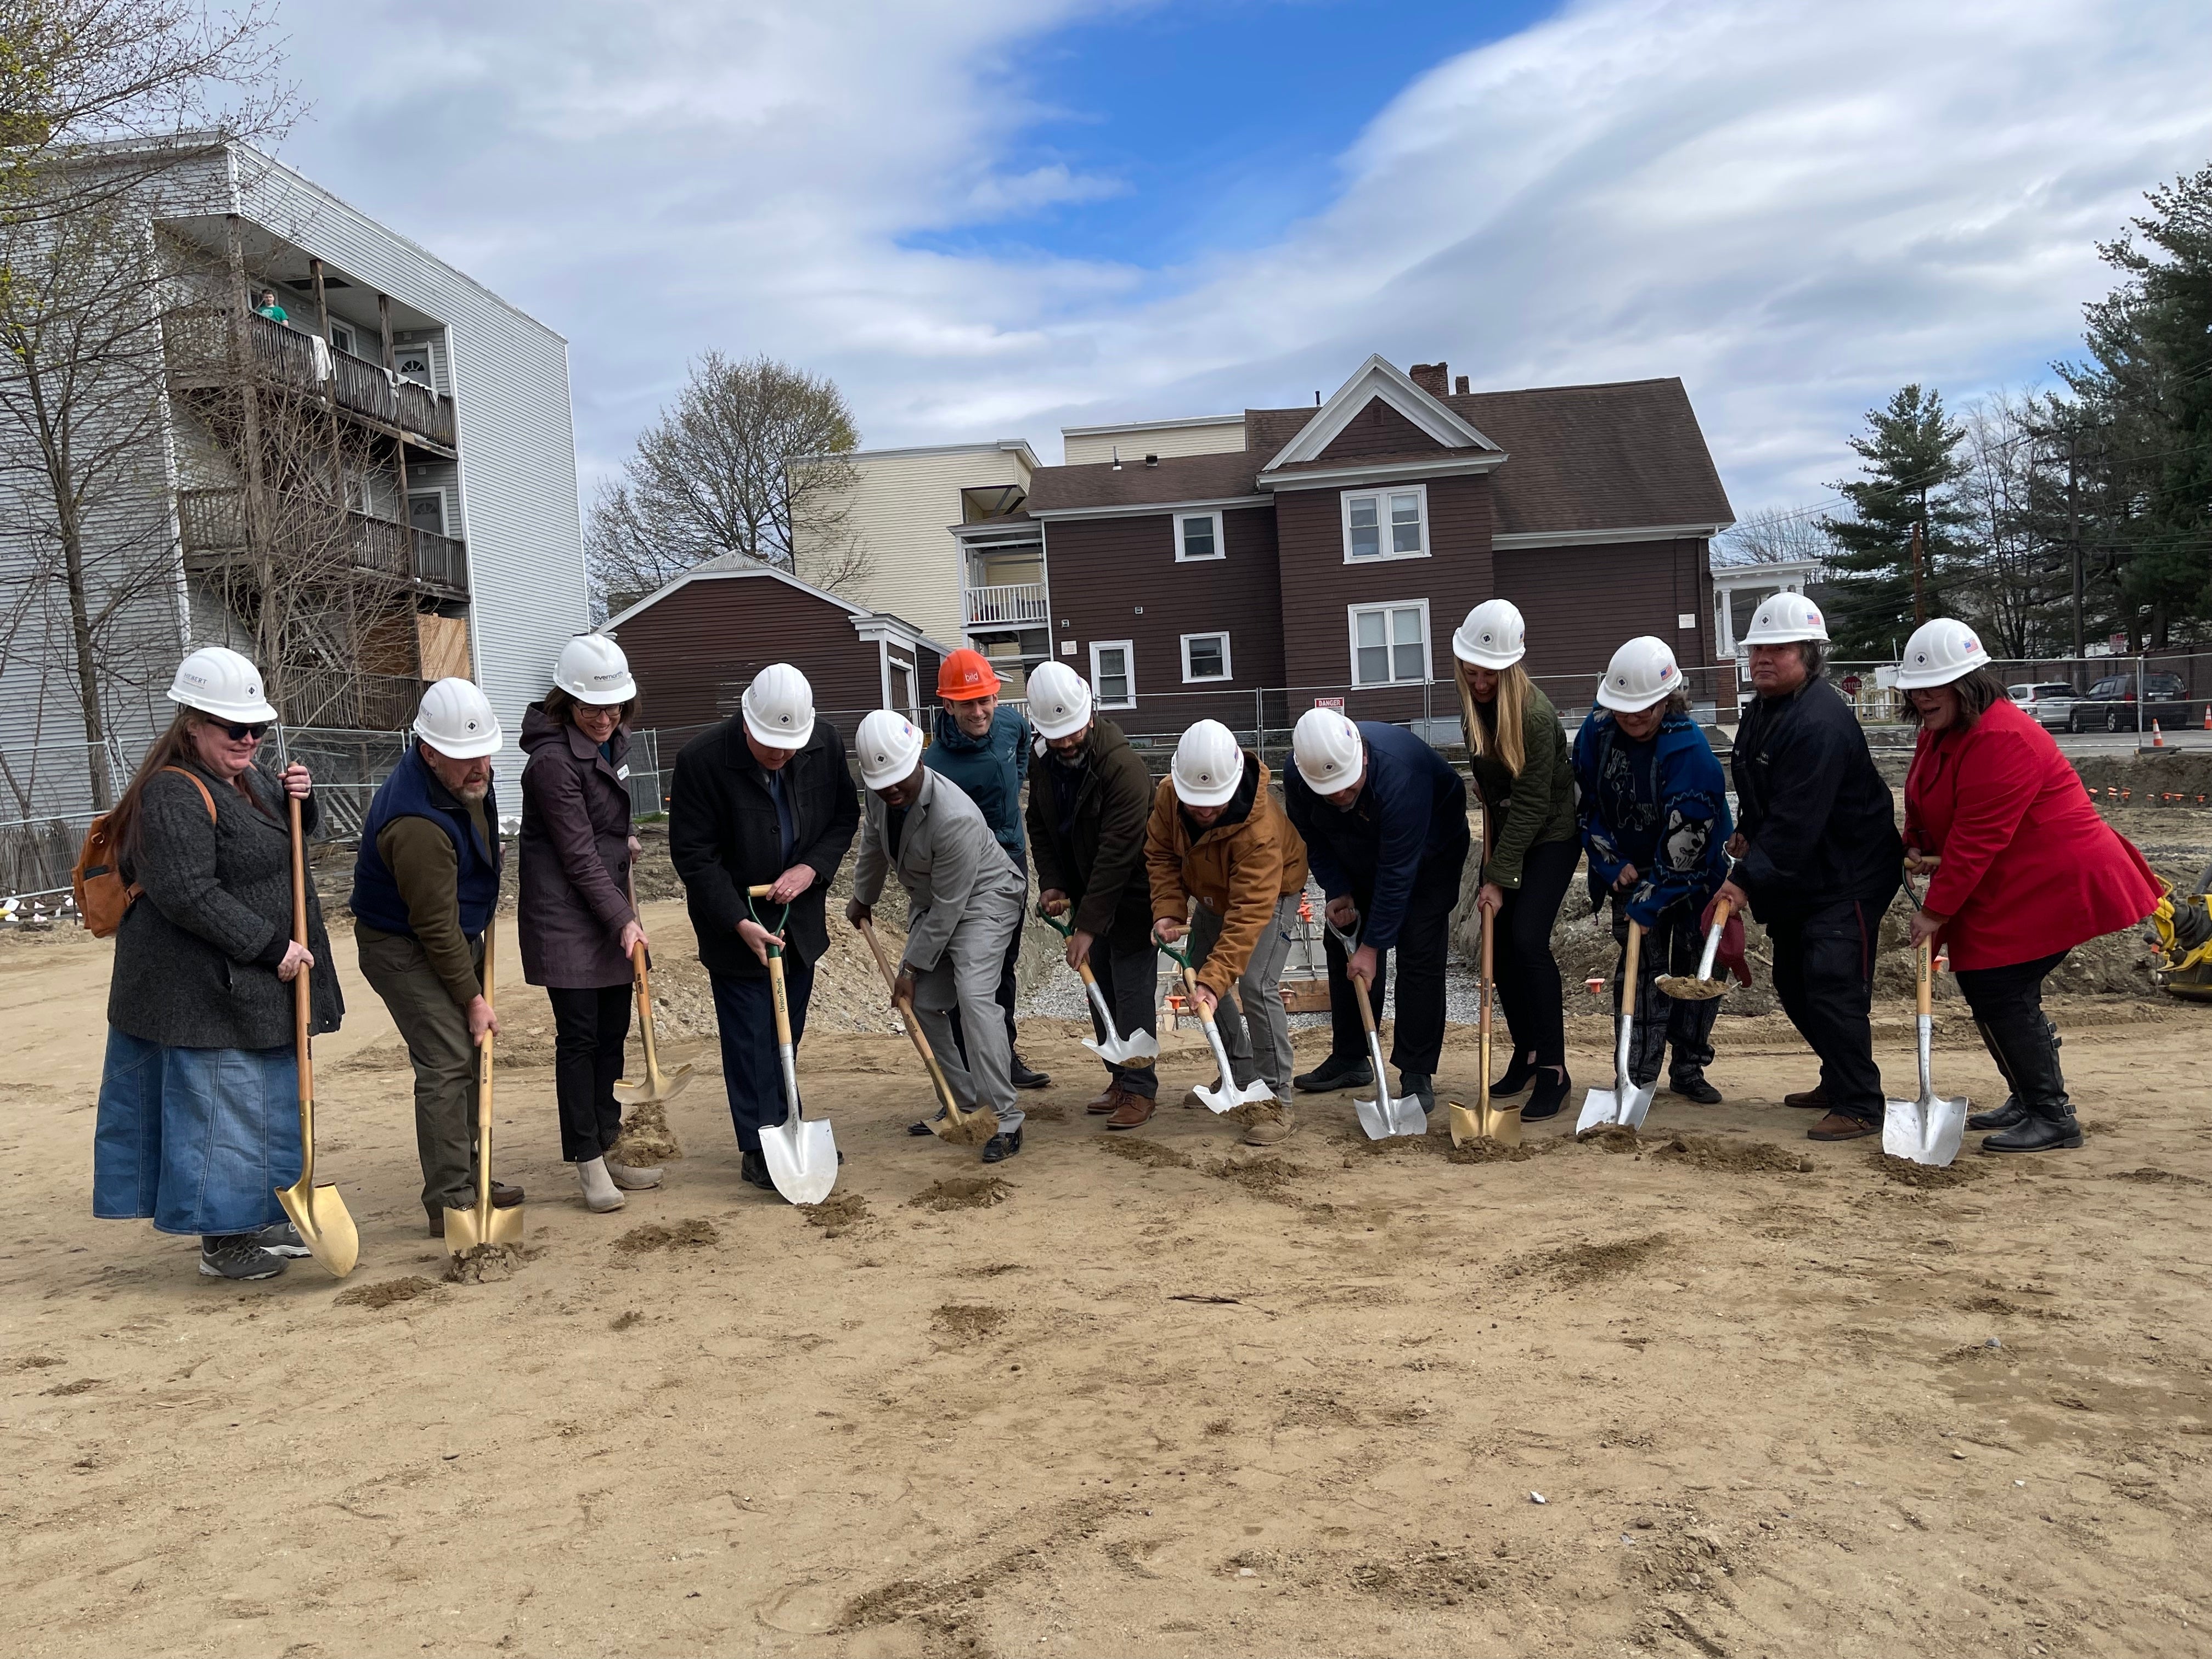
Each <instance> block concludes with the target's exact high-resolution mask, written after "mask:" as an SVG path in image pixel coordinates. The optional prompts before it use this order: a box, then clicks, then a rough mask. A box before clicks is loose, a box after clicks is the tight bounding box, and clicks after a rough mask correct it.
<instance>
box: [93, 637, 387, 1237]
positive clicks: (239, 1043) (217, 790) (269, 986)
mask: <svg viewBox="0 0 2212 1659" xmlns="http://www.w3.org/2000/svg"><path fill="white" fill-rule="evenodd" d="M168 697H169V701H170V702H173V703H176V704H177V705H179V707H178V709H177V715H176V718H175V720H173V721H171V722H170V725H169V729H168V730H167V731H166V732H163V733H162V734H161V736H160V737H159V738H156V739H155V742H154V746H153V747H152V748H151V749H149V750H147V753H146V758H145V760H144V762H143V763H142V764H141V765H140V766H139V768H138V771H137V775H136V776H134V777H133V778H132V779H131V783H130V787H128V788H126V789H125V790H124V792H123V798H122V799H120V800H119V801H118V802H117V803H116V805H115V810H114V811H112V813H110V814H109V817H108V824H109V829H110V831H111V833H112V836H113V839H114V844H115V846H116V848H118V853H119V854H120V861H121V866H122V867H121V873H122V875H123V877H124V878H125V880H126V881H128V882H130V883H131V884H133V885H134V887H135V889H136V896H135V898H134V899H133V901H132V902H131V908H129V910H128V911H126V912H125V915H124V918H123V923H122V926H121V927H119V928H118V929H117V931H116V935H115V972H114V977H113V979H112V981H111V982H110V984H109V987H108V999H107V1024H108V1031H107V1057H106V1066H105V1068H104V1070H103V1072H102V1073H101V1076H100V1118H99V1125H98V1127H97V1130H96V1132H95V1134H94V1143H93V1181H92V1210H93V1213H94V1215H96V1216H103V1217H109V1218H131V1219H142V1218H147V1217H151V1218H152V1219H153V1223H154V1226H155V1231H159V1232H165V1233H184V1234H197V1235H198V1236H199V1240H200V1272H201V1273H204V1274H206V1275H207V1276H208V1277H210V1278H211V1279H268V1278H270V1277H273V1276H274V1275H276V1274H277V1273H282V1272H283V1271H284V1262H285V1258H286V1257H288V1256H292V1257H296V1256H303V1255H307V1248H306V1247H305V1246H304V1245H303V1244H301V1242H300V1237H299V1235H298V1233H297V1232H295V1231H294V1230H293V1228H292V1225H291V1223H289V1221H287V1220H285V1218H284V1212H283V1206H280V1205H279V1204H278V1203H277V1201H276V1189H277V1188H280V1187H289V1186H290V1185H292V1183H293V1182H296V1181H297V1180H298V1179H299V1178H300V1119H299V1060H298V1055H297V1053H296V1052H295V1048H294V1046H293V1035H294V1034H293V996H294V991H293V987H292V981H294V980H295V979H296V978H297V977H298V976H299V975H300V974H301V972H303V971H305V970H307V969H316V970H317V971H315V972H314V974H313V976H312V978H311V980H310V981H309V990H310V1009H311V1013H310V1019H309V1024H308V1030H309V1031H310V1032H311V1033H316V1032H323V1031H334V1030H337V1027H338V1021H339V1019H340V1018H341V1017H342V1016H343V1014H344V1012H345V1005H344V1001H343V998H341V996H340V995H339V993H338V982H337V975H336V974H334V973H332V972H331V971H330V970H329V967H328V964H329V963H330V961H331V954H330V939H329V937H328V935H327V934H326V933H325V931H324V928H323V912H322V906H321V904H320V903H319V902H318V900H317V898H316V896H315V890H314V886H313V883H312V882H310V884H309V885H308V887H307V945H304V946H302V945H299V944H297V943H295V941H294V939H293V938H292V835H291V821H290V812H289V806H288V805H287V802H286V797H287V796H290V797H292V798H293V799H297V800H298V801H299V802H300V804H301V827H302V831H303V833H304V832H305V831H307V830H311V829H313V827H314V824H315V818H316V811H315V799H314V796H313V793H311V792H312V790H313V779H311V778H310V777H309V776H308V775H307V768H306V767H304V766H300V765H296V764H295V765H292V766H288V767H286V768H285V769H284V770H283V775H282V776H281V777H272V776H271V775H270V774H269V773H267V772H264V771H262V770H260V769H258V768H257V767H256V766H255V765H254V757H255V756H256V755H257V754H258V752H259V750H260V748H261V743H262V739H263V738H264V735H265V734H266V733H267V732H268V730H269V727H270V726H271V725H272V724H273V723H274V722H275V720H276V710H275V709H273V708H270V706H269V703H268V701H267V699H266V698H265V697H264V696H263V695H262V688H261V676H260V674H259V673H258V672H257V671H255V669H254V666H253V665H252V663H250V662H248V661H247V660H246V659H245V658H244V657H241V656H240V655H239V654H238V653H236V652H235V651H227V650H225V649H223V648H222V647H220V646H210V647H208V648H206V649H204V650H200V651H195V652H193V653H191V655H190V656H189V657H186V658H185V660H184V662H183V663H182V665H179V668H178V670H177V675H176V678H175V680H174V681H173V683H172V684H171V685H170V687H169V692H168Z"/></svg>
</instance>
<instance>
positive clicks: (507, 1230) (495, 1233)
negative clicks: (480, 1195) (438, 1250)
mask: <svg viewBox="0 0 2212 1659" xmlns="http://www.w3.org/2000/svg"><path fill="white" fill-rule="evenodd" d="M303 1236H304V1235H303ZM521 1242H522V1206H520V1204H517V1205H515V1206H513V1207H512V1208H511V1209H505V1210H494V1211H493V1212H491V1225H490V1227H489V1228H488V1229H479V1228H478V1227H477V1211H476V1208H475V1206H470V1207H469V1208H468V1209H465V1210H448V1211H447V1212H446V1254H447V1255H459V1254H460V1253H461V1252H462V1251H464V1250H465V1249H468V1248H469V1247H470V1246H471V1245H472V1244H519V1243H521Z"/></svg>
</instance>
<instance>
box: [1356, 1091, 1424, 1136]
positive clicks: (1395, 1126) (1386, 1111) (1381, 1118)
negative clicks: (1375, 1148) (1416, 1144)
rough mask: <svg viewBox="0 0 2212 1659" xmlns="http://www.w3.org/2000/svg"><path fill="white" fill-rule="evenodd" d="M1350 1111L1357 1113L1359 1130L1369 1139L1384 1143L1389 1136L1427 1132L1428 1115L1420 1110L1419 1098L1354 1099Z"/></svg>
mask: <svg viewBox="0 0 2212 1659" xmlns="http://www.w3.org/2000/svg"><path fill="white" fill-rule="evenodd" d="M1352 1110H1354V1111H1355V1112H1357V1113H1358V1114H1359V1127H1361V1128H1362V1129H1363V1130H1364V1131H1365V1132H1366V1134H1367V1138H1368V1139H1370V1140H1388V1139H1389V1138H1390V1137H1391V1136H1392V1135H1425V1134H1426V1133H1428V1132H1429V1115H1428V1114H1427V1113H1426V1112H1425V1111H1423V1110H1422V1109H1421V1100H1420V1097H1419V1095H1401V1096H1399V1097H1396V1098H1395V1099H1394V1098H1392V1097H1390V1096H1389V1095H1387V1094H1386V1095H1383V1096H1382V1097H1379V1098H1377V1099H1375V1100H1355V1101H1353V1102H1352Z"/></svg>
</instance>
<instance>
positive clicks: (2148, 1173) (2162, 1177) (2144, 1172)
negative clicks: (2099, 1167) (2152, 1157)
mask: <svg viewBox="0 0 2212 1659" xmlns="http://www.w3.org/2000/svg"><path fill="white" fill-rule="evenodd" d="M2105 1178H2106V1180H2107V1181H2137V1182H2142V1184H2143V1185H2144V1186H2146V1187H2150V1186H2173V1187H2202V1186H2203V1185H2204V1182H2202V1181H2200V1180H2198V1179H2197V1177H2196V1176H2185V1175H2176V1174H2175V1173H2174V1172H2173V1171H2172V1170H2154V1169H2153V1168H2151V1167H2150V1166H2149V1165H2148V1164H2145V1165H2144V1166H2143V1167H2142V1169H2140V1170H2115V1171H2114V1172H2113V1173H2112V1174H2111V1175H2109V1176H2106V1177H2105Z"/></svg>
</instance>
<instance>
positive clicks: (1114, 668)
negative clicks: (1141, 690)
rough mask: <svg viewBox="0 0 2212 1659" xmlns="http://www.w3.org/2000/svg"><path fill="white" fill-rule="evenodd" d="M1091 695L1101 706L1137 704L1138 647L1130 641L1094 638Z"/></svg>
mask: <svg viewBox="0 0 2212 1659" xmlns="http://www.w3.org/2000/svg"><path fill="white" fill-rule="evenodd" d="M1091 699H1092V702H1093V704H1094V706H1095V707H1097V708H1135V707H1136V706H1137V649H1136V647H1135V646H1134V645H1133V643H1132V642H1131V641H1127V640H1103V641H1100V640H1094V641H1091Z"/></svg>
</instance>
